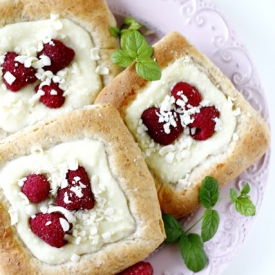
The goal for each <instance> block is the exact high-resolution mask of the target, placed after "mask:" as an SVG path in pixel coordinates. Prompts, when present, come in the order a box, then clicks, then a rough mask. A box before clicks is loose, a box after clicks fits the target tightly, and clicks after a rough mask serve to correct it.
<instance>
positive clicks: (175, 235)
mask: <svg viewBox="0 0 275 275" xmlns="http://www.w3.org/2000/svg"><path fill="white" fill-rule="evenodd" d="M162 219H163V222H164V229H165V233H166V239H165V241H164V242H165V243H173V242H176V241H178V240H179V239H180V237H181V236H182V235H183V234H184V232H183V230H182V226H181V224H180V223H179V222H178V220H177V219H176V218H175V217H174V216H172V215H170V214H163V215H162Z"/></svg>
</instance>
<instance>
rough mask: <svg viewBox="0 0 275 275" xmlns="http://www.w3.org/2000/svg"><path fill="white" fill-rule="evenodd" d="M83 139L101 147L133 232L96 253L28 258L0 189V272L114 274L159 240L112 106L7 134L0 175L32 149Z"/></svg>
mask: <svg viewBox="0 0 275 275" xmlns="http://www.w3.org/2000/svg"><path fill="white" fill-rule="evenodd" d="M83 139H88V140H95V141H99V142H101V143H102V144H103V145H104V150H105V153H106V155H107V160H108V166H109V170H110V171H111V174H112V176H113V178H114V179H115V180H116V182H117V183H118V185H119V187H120V188H121V190H122V192H123V194H124V196H125V197H126V200H127V204H128V208H129V211H130V213H131V216H132V217H133V219H134V222H135V228H134V232H133V233H131V234H130V235H128V236H127V237H125V238H122V239H120V240H119V241H116V242H114V243H108V244H105V245H104V246H103V247H102V248H101V249H100V250H98V251H96V252H93V253H88V254H84V255H80V259H79V261H77V262H71V261H67V262H65V263H61V264H47V263H45V262H42V261H40V260H38V259H37V258H36V257H34V255H33V254H32V253H31V251H30V250H29V249H28V244H27V243H24V241H23V240H22V239H21V237H20V234H19V233H18V232H17V229H16V226H13V225H11V219H10V215H9V213H8V210H9V209H10V207H11V205H10V202H9V200H8V199H7V197H6V196H5V194H4V191H3V189H1V192H0V197H1V203H0V209H1V215H0V230H1V232H2V233H1V236H0V257H1V264H0V270H1V274H18V275H19V274H20V275H23V274H26V275H27V274H28V275H30V274H45V275H50V274H102V275H103V274H116V273H118V272H120V271H121V270H124V269H125V268H126V267H128V266H131V265H133V264H134V263H136V262H138V261H140V260H142V259H144V258H145V257H146V256H148V255H149V254H150V253H151V252H152V251H153V250H155V249H156V248H157V247H158V246H159V245H160V244H161V242H162V241H163V240H164V236H165V233H164V227H163V222H162V218H161V211H160V207H159V203H158V199H157V193H156V189H155V186H154V180H153V178H152V176H151V174H150V172H149V170H148V168H147V166H146V163H145V161H144V159H143V157H142V155H141V152H140V149H139V147H138V146H137V144H136V143H135V142H134V139H133V137H132V135H131V134H130V133H129V131H128V129H127V127H126V126H125V125H124V123H123V121H122V119H121V118H120V115H119V112H118V111H117V110H116V108H115V107H113V106H112V105H109V104H103V105H101V104H98V105H92V106H91V107H89V108H86V109H84V110H75V111H72V112H70V113H68V114H66V115H61V116H59V117H57V118H55V119H51V120H48V121H46V122H45V123H43V122H40V123H38V124H37V125H35V126H32V127H28V128H25V129H23V130H22V131H20V132H17V133H16V134H13V135H10V136H9V137H8V138H6V139H5V140H3V141H1V142H0V159H1V161H0V165H1V168H2V169H1V171H0V176H1V173H3V169H5V167H6V165H7V164H8V163H10V162H11V161H13V160H17V159H18V158H20V157H23V156H29V155H32V154H33V153H34V152H35V151H37V150H38V148H39V150H40V151H41V152H42V151H46V150H49V149H51V148H55V147H56V146H59V145H61V144H64V143H67V142H73V141H79V140H83ZM91 162H92V160H91ZM137 194H138V195H137ZM34 237H35V235H34Z"/></svg>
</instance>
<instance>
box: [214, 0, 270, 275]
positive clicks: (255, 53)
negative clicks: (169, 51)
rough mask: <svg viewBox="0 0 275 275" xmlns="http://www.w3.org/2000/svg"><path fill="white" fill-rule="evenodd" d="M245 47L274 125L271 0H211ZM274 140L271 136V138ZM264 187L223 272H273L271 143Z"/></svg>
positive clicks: (262, 274) (235, 274) (258, 274)
mask: <svg viewBox="0 0 275 275" xmlns="http://www.w3.org/2000/svg"><path fill="white" fill-rule="evenodd" d="M213 2H214V3H216V4H217V5H218V7H219V8H220V11H221V13H222V14H223V15H225V17H226V18H227V21H228V22H229V23H230V25H231V26H232V27H233V29H235V30H236V32H237V34H238V37H240V38H241V41H242V42H243V44H244V45H245V46H246V48H247V49H248V52H249V53H250V56H251V57H252V61H253V63H254V65H255V67H256V68H257V72H258V75H259V77H260V80H261V84H262V87H263V89H264V92H265V95H266V98H267V101H268V107H269V114H270V123H271V129H272V130H273V129H274V128H275V107H274V106H273V104H275V0H239V1H230V0H213ZM273 140H274V139H273ZM273 140H272V147H271V152H272V157H271V171H270V175H269V181H268V187H267V191H266V193H265V198H264V201H263V204H262V207H261V209H260V211H259V213H258V214H257V215H258V217H257V220H256V223H255V225H254V226H253V229H252V230H251V232H250V233H249V237H248V238H247V240H246V241H245V244H244V246H243V247H242V248H241V249H240V251H239V253H238V254H237V255H236V257H235V258H234V260H233V262H232V263H231V264H230V265H229V266H228V268H227V269H226V270H225V272H224V273H223V275H274V274H275V165H274V162H275V158H274V149H275V145H274V142H273Z"/></svg>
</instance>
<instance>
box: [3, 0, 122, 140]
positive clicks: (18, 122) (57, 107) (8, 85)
mask: <svg viewBox="0 0 275 275" xmlns="http://www.w3.org/2000/svg"><path fill="white" fill-rule="evenodd" d="M0 13H1V18H0V72H1V77H0V117H1V119H0V138H1V137H4V136H6V135H8V134H11V133H15V132H16V131H18V130H20V129H22V128H24V127H26V126H28V125H31V124H34V123H36V122H38V121H40V120H43V119H45V118H49V117H53V116H55V115H59V114H61V113H64V112H67V111H70V110H73V109H79V108H82V107H84V106H87V105H89V104H92V103H93V102H94V100H95V98H96V96H97V94H98V93H99V92H100V90H101V89H102V88H103V87H104V86H105V85H106V84H107V83H109V82H110V80H111V79H113V78H114V76H116V75H117V74H118V73H119V72H120V71H121V70H120V68H118V67H117V66H115V65H114V64H113V63H112V62H111V60H110V56H111V54H112V52H113V51H114V50H115V49H117V47H118V44H117V41H116V40H115V38H114V37H112V36H111V34H110V33H109V27H110V26H113V25H116V21H115V18H114V16H113V14H112V13H111V12H110V10H109V8H108V6H107V4H106V2H105V1H104V0H88V1H87V0H76V1H66V0H59V1H54V0H44V1H35V0H34V1H32V0H31V1H30V0H22V1H16V0H1V1H0Z"/></svg>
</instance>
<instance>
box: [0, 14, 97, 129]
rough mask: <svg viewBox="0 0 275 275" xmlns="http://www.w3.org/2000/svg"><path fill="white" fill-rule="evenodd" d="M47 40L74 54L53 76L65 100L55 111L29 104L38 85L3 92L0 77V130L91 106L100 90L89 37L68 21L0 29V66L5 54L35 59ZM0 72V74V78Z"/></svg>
mask: <svg viewBox="0 0 275 275" xmlns="http://www.w3.org/2000/svg"><path fill="white" fill-rule="evenodd" d="M51 39H57V40H60V41H62V42H63V43H64V44H65V45H66V46H67V47H69V48H72V49H73V50H74V51H75V57H74V59H73V61H72V63H71V64H70V65H69V66H68V67H67V68H65V69H63V70H61V71H59V72H58V73H57V76H58V77H60V78H61V79H62V80H63V84H62V85H63V86H62V87H61V88H63V90H65V95H66V100H65V103H64V105H63V106H62V107H61V108H58V109H50V108H48V107H46V106H44V105H43V104H42V103H41V102H39V101H38V100H36V101H33V96H34V95H35V92H34V87H35V86H36V85H37V84H38V83H39V82H36V83H34V84H31V85H28V86H26V87H24V88H23V89H21V90H20V91H18V92H11V91H9V90H7V89H6V86H5V84H4V83H3V81H2V77H1V78H0V128H2V129H3V130H5V131H7V132H10V133H14V132H16V131H18V130H20V129H22V128H24V127H26V126H28V125H31V124H34V123H36V122H37V121H40V120H42V119H45V118H49V117H52V116H55V115H58V114H60V113H64V112H67V111H70V110H72V109H78V108H82V107H84V106H86V105H89V104H91V103H93V101H94V99H95V97H96V96H97V94H98V92H99V91H100V90H101V89H102V82H101V79H100V73H97V72H96V69H97V63H96V59H98V58H99V57H98V56H97V57H96V58H95V57H94V54H92V53H93V52H94V49H95V45H94V43H93V41H92V37H91V36H90V35H89V33H88V32H87V31H86V30H84V29H83V28H82V27H80V26H78V25H76V24H75V23H74V22H72V21H71V20H68V19H59V18H58V17H57V16H52V17H51V19H48V20H41V21H36V22H20V23H14V24H10V25H6V26H5V27H3V28H1V29H0V64H1V62H3V60H4V55H5V53H6V52H8V51H15V52H16V53H17V54H19V55H20V56H28V57H34V56H36V54H37V52H38V51H39V49H40V50H41V45H43V43H48V42H49V41H50V40H51ZM1 73H2V72H0V75H1Z"/></svg>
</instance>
